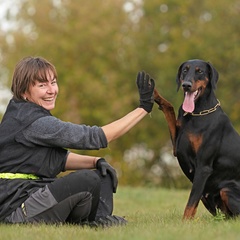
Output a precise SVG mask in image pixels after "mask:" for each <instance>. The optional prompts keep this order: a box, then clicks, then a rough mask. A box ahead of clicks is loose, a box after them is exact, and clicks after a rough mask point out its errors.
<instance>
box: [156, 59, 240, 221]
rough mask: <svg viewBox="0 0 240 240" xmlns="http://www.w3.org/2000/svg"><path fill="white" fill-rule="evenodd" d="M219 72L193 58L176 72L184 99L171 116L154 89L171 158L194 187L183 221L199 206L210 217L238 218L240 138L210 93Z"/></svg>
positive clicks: (192, 216)
mask: <svg viewBox="0 0 240 240" xmlns="http://www.w3.org/2000/svg"><path fill="white" fill-rule="evenodd" d="M218 76H219V74H218V72H217V70H216V69H215V68H214V67H213V65H212V64H210V63H209V62H205V61H203V60H199V59H193V60H189V61H186V62H184V63H182V64H181V66H180V67H179V69H178V72H177V77H176V82H177V89H178V90H179V89H180V88H181V89H182V90H183V93H184V100H183V103H182V105H181V106H180V108H179V110H178V117H177V118H176V116H175V110H174V107H173V105H172V104H171V103H170V102H168V101H167V100H166V99H165V98H163V97H162V96H161V95H160V94H159V92H158V91H157V89H156V88H155V89H154V101H155V102H156V103H157V104H158V106H159V109H160V110H162V111H163V113H164V115H165V118H166V121H167V124H168V127H169V131H170V137H171V140H172V144H173V154H174V156H176V157H177V159H178V162H179V165H180V167H181V169H182V171H183V173H184V174H185V175H186V177H187V178H188V179H189V180H190V181H191V182H192V188H191V192H190V195H189V198H188V202H187V204H186V207H185V210H184V214H183V219H193V218H194V216H195V214H196V212H197V207H198V204H199V202H200V200H201V201H202V203H203V204H204V206H205V207H206V209H207V210H208V211H209V212H210V213H211V214H212V215H214V216H215V215H217V213H218V211H219V210H220V211H221V212H222V213H223V214H224V215H225V216H226V217H227V218H229V217H235V216H238V215H239V214H240V152H238V151H239V150H240V136H239V134H238V133H237V132H236V130H235V129H234V127H233V126H232V124H231V122H230V120H229V118H228V116H227V115H226V114H225V113H224V112H223V110H222V108H221V106H220V102H219V101H218V99H217V98H216V96H215V92H214V90H215V89H216V84H217V82H218Z"/></svg>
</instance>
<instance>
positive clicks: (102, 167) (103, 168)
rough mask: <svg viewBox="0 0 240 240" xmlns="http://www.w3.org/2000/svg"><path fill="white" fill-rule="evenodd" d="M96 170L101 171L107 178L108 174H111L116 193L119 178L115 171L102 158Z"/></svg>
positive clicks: (98, 161)
mask: <svg viewBox="0 0 240 240" xmlns="http://www.w3.org/2000/svg"><path fill="white" fill-rule="evenodd" d="M96 169H98V170H99V171H100V173H101V174H102V176H107V173H109V174H110V176H111V178H112V184H113V192H114V193H116V191H117V185H118V178H117V173H116V171H115V169H114V168H113V167H112V166H111V165H110V164H109V163H108V162H107V161H106V160H105V159H104V158H100V159H98V160H97V163H96Z"/></svg>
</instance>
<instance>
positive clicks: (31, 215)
mask: <svg viewBox="0 0 240 240" xmlns="http://www.w3.org/2000/svg"><path fill="white" fill-rule="evenodd" d="M88 173H90V174H89V176H93V177H92V178H93V179H94V180H96V175H95V174H96V173H97V175H99V177H100V178H98V177H97V179H99V180H100V185H99V186H100V189H99V191H100V194H97V192H96V186H98V185H96V184H95V185H94V184H93V183H92V184H91V181H92V180H91V178H90V177H89V179H90V180H88V182H87V183H88V184H86V182H85V185H87V186H85V185H84V184H83V187H81V184H80V183H81V182H79V181H77V180H82V176H84V175H86V174H88ZM66 182H67V184H66V186H64V184H65V183H66ZM92 182H93V181H92ZM71 184H74V187H73V188H72V189H71V187H70V185H71ZM76 184H77V185H80V186H78V187H77V188H76ZM88 185H89V186H88ZM91 185H92V186H94V190H91ZM64 187H65V188H64ZM50 189H52V191H53V192H55V193H56V192H57V194H55V195H54V194H53V192H51V191H50ZM66 189H70V190H69V192H70V193H69V195H67V194H65V192H66V191H67V190H66ZM84 189H85V190H84ZM88 189H89V191H88ZM78 191H79V192H78ZM58 193H59V194H58ZM72 193H74V194H72ZM112 211H113V193H112V182H111V178H110V176H109V175H108V176H106V177H102V176H101V175H100V174H99V172H97V171H95V172H94V173H93V171H91V172H89V171H87V170H85V171H78V172H76V173H71V174H69V175H68V176H65V177H62V178H61V179H59V180H56V182H55V183H53V184H51V185H50V186H49V187H48V185H46V186H45V187H43V188H40V189H38V190H37V191H36V192H34V193H33V194H32V195H31V196H30V197H29V198H27V200H26V201H25V202H23V203H22V205H21V206H20V207H18V208H17V209H16V210H15V211H13V212H12V214H10V215H9V216H8V217H6V219H5V222H8V223H37V222H44V223H66V222H68V223H76V224H78V223H82V222H84V221H87V220H90V221H93V220H95V219H98V218H100V217H103V216H107V215H111V214H112Z"/></svg>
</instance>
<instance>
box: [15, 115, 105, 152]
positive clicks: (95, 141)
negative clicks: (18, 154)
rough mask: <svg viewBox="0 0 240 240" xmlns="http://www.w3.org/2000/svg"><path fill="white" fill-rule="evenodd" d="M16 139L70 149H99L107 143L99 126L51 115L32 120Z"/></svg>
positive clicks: (27, 142)
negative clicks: (66, 120)
mask: <svg viewBox="0 0 240 240" xmlns="http://www.w3.org/2000/svg"><path fill="white" fill-rule="evenodd" d="M16 141H18V142H21V143H23V144H25V145H28V146H32V145H36V144H37V145H42V146H46V147H62V148H72V149H83V150H88V149H100V148H105V147H107V145H108V142H107V139H106V136H105V134H104V132H103V130H102V128H101V127H98V126H87V125H83V124H82V125H80V124H74V123H70V122H64V121H61V120H59V119H58V118H56V117H53V116H47V117H42V118H39V119H37V120H36V121H34V122H33V123H32V124H31V125H29V126H28V127H27V128H26V129H24V130H23V131H22V132H21V133H19V134H17V136H16Z"/></svg>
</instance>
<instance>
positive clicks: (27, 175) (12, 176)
mask: <svg viewBox="0 0 240 240" xmlns="http://www.w3.org/2000/svg"><path fill="white" fill-rule="evenodd" d="M0 178H3V179H17V178H18V179H32V180H35V179H39V177H37V176H36V175H34V174H30V173H0Z"/></svg>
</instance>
